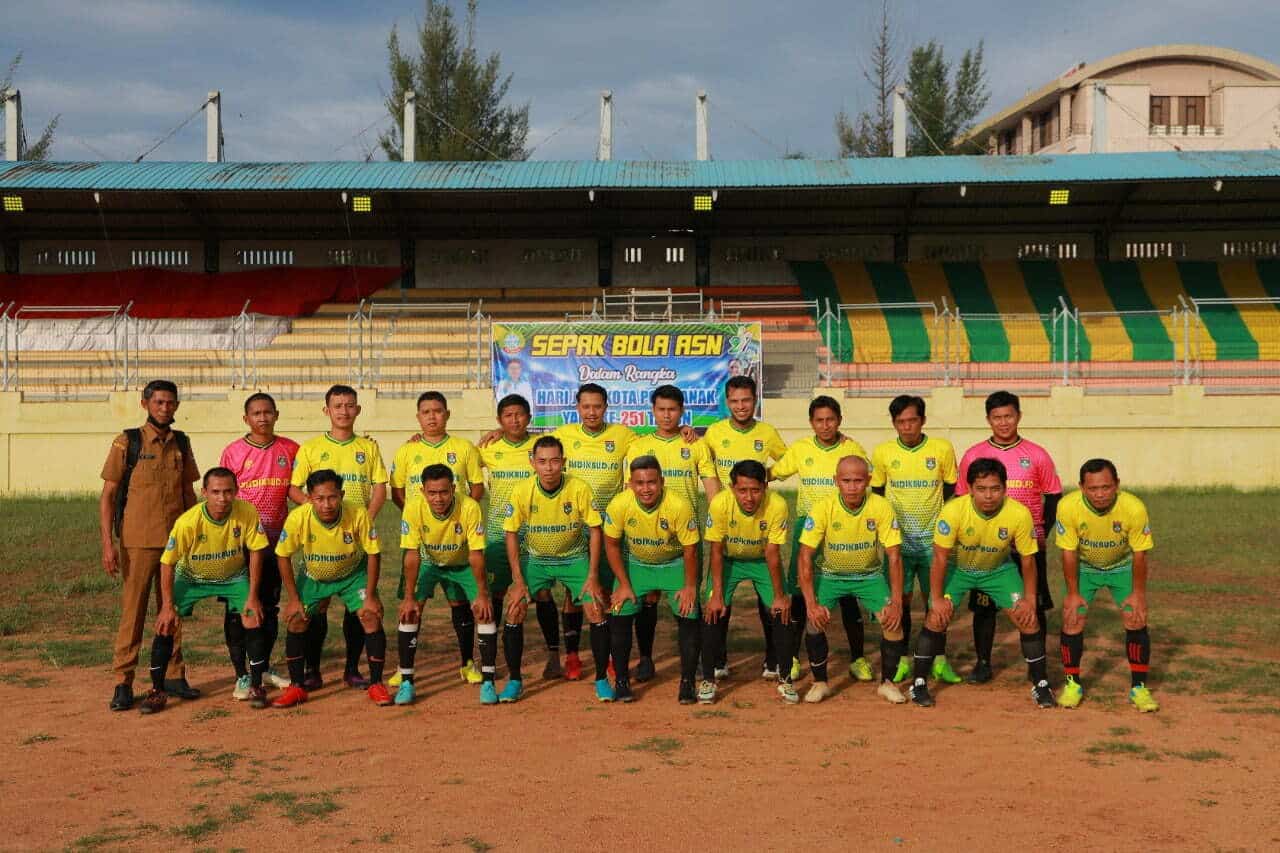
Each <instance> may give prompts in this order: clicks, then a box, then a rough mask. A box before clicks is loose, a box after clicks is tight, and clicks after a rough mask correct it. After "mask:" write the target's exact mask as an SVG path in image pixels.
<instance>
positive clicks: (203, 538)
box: [196, 533, 209, 542]
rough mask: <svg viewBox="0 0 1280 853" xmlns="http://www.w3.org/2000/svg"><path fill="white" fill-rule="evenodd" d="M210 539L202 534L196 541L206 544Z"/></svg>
mask: <svg viewBox="0 0 1280 853" xmlns="http://www.w3.org/2000/svg"><path fill="white" fill-rule="evenodd" d="M208 538H209V537H208V536H205V535H204V534H203V533H201V534H200V535H199V536H197V537H196V541H197V542H205V541H207V540H208Z"/></svg>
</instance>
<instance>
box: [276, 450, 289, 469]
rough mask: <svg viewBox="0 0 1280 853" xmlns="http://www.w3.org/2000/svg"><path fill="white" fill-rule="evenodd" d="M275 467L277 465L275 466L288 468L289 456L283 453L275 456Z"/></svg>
mask: <svg viewBox="0 0 1280 853" xmlns="http://www.w3.org/2000/svg"><path fill="white" fill-rule="evenodd" d="M276 467H277V468H288V467H289V457H287V456H285V455H284V454H283V453H281V454H280V455H279V456H277V457H276Z"/></svg>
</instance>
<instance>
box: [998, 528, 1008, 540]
mask: <svg viewBox="0 0 1280 853" xmlns="http://www.w3.org/2000/svg"><path fill="white" fill-rule="evenodd" d="M996 536H999V537H1000V538H1001V539H1008V538H1009V528H1007V527H1001V528H1000V529H999V530H997V531H996Z"/></svg>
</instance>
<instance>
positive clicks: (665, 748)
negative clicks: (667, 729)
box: [627, 737, 684, 758]
mask: <svg viewBox="0 0 1280 853" xmlns="http://www.w3.org/2000/svg"><path fill="white" fill-rule="evenodd" d="M683 748H684V744H683V743H681V742H680V739H679V738H673V737H647V738H645V739H644V740H642V741H638V742H636V743H633V744H631V745H629V746H628V747H627V749H629V750H631V751H633V752H652V753H654V754H655V755H659V756H662V757H663V758H666V757H667V756H668V755H671V754H672V753H674V752H679V751H680V750H681V749H683Z"/></svg>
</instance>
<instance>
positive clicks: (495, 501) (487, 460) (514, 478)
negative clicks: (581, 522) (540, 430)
mask: <svg viewBox="0 0 1280 853" xmlns="http://www.w3.org/2000/svg"><path fill="white" fill-rule="evenodd" d="M537 440H538V437H537V436H536V435H530V436H526V437H525V440H524V441H522V442H519V443H512V442H510V441H507V439H506V438H500V439H498V440H497V441H495V442H493V443H492V444H490V445H487V446H485V447H481V448H480V463H481V464H482V465H483V466H484V468H485V470H487V471H488V472H489V514H488V516H487V517H486V518H485V526H484V529H485V537H486V538H487V539H488V540H489V541H490V542H501V541H503V539H504V538H505V536H504V534H503V531H502V521H503V519H505V518H506V515H505V514H504V512H503V510H505V509H506V508H507V503H508V502H509V501H510V500H511V491H512V490H513V489H514V488H515V487H516V486H517V485H519V484H520V483H522V482H524V481H525V480H528V479H529V478H530V477H532V476H533V443H534V442H535V441H537Z"/></svg>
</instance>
